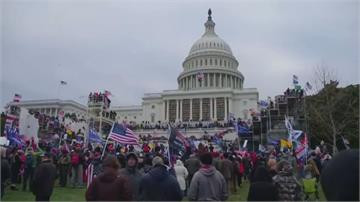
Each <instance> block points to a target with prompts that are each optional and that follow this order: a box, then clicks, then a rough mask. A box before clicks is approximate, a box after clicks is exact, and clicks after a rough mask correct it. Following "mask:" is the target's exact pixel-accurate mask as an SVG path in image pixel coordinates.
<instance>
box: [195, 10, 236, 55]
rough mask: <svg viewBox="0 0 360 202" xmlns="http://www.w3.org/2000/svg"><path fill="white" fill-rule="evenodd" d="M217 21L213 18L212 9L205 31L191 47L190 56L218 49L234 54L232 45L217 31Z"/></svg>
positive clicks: (218, 50)
mask: <svg viewBox="0 0 360 202" xmlns="http://www.w3.org/2000/svg"><path fill="white" fill-rule="evenodd" d="M214 28H215V23H214V22H213V21H212V18H211V11H210V13H209V17H208V20H207V22H206V23H205V33H204V34H203V35H202V37H201V38H200V39H198V40H197V41H196V42H195V43H194V44H193V45H192V47H191V49H190V52H189V56H192V55H195V54H198V53H201V52H209V51H217V52H221V53H225V54H229V55H231V56H232V51H231V48H230V46H229V45H228V44H227V43H226V42H225V41H224V40H222V39H221V38H220V37H219V36H218V35H216V33H215V29H214Z"/></svg>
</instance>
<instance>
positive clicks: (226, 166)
mask: <svg viewBox="0 0 360 202" xmlns="http://www.w3.org/2000/svg"><path fill="white" fill-rule="evenodd" d="M220 172H221V174H222V175H223V176H224V178H225V180H226V185H227V188H228V189H229V192H230V188H231V186H232V185H231V181H232V177H233V174H232V173H233V172H234V167H233V163H232V162H231V161H230V160H229V153H225V154H224V159H223V160H222V161H221V168H220Z"/></svg>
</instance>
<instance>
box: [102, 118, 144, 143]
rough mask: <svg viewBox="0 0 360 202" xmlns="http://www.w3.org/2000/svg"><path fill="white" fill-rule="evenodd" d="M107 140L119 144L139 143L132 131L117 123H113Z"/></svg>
mask: <svg viewBox="0 0 360 202" xmlns="http://www.w3.org/2000/svg"><path fill="white" fill-rule="evenodd" d="M108 138H109V139H112V140H114V141H116V142H119V143H121V144H138V141H139V140H138V137H137V136H136V135H135V133H134V132H133V131H132V130H130V129H129V128H125V127H124V126H123V125H120V124H118V123H114V125H113V127H112V130H111V131H110V134H109V137H108Z"/></svg>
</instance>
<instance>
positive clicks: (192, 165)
mask: <svg viewBox="0 0 360 202" xmlns="http://www.w3.org/2000/svg"><path fill="white" fill-rule="evenodd" d="M185 167H186V169H187V170H188V172H189V176H188V184H190V182H191V180H192V178H193V176H194V174H195V173H196V172H197V171H198V170H199V168H200V161H199V159H198V158H197V157H196V155H195V154H191V155H190V158H189V159H188V160H186V161H185Z"/></svg>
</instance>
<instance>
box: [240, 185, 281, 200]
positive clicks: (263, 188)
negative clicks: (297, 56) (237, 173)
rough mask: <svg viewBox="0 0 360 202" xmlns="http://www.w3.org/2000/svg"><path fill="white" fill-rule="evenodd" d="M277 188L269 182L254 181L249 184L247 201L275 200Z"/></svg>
mask: <svg viewBox="0 0 360 202" xmlns="http://www.w3.org/2000/svg"><path fill="white" fill-rule="evenodd" d="M278 198H279V195H278V190H277V189H276V187H275V185H274V184H273V183H271V182H255V183H252V184H251V185H250V189H249V194H248V198H247V200H248V201H277V200H278Z"/></svg>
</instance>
